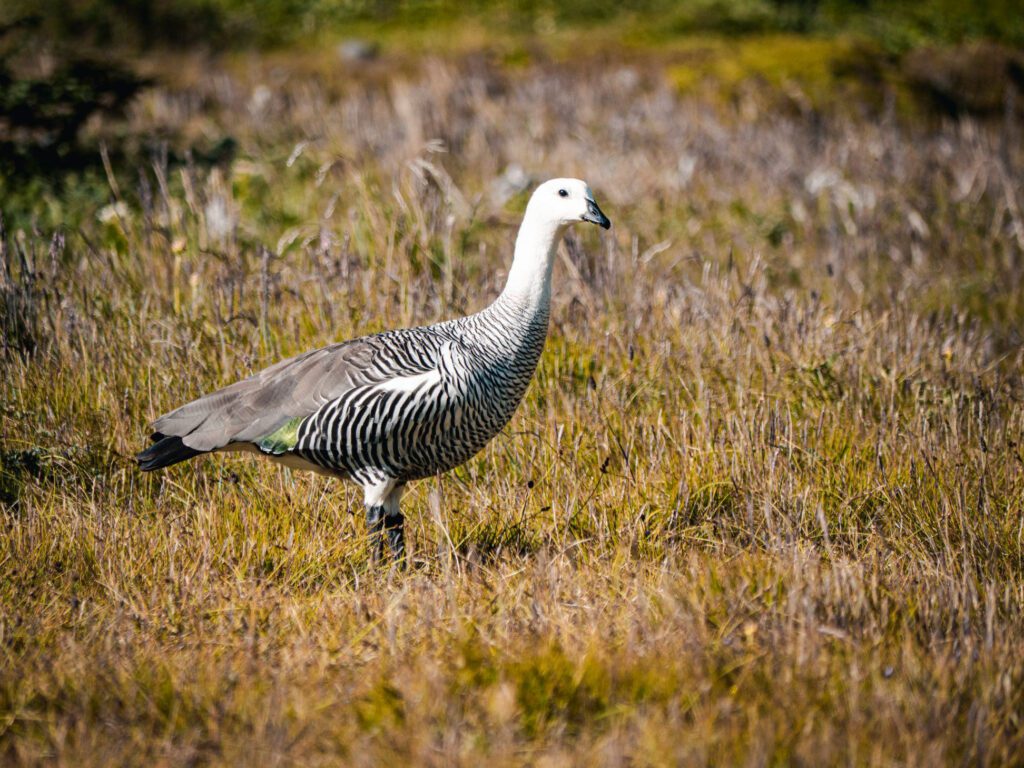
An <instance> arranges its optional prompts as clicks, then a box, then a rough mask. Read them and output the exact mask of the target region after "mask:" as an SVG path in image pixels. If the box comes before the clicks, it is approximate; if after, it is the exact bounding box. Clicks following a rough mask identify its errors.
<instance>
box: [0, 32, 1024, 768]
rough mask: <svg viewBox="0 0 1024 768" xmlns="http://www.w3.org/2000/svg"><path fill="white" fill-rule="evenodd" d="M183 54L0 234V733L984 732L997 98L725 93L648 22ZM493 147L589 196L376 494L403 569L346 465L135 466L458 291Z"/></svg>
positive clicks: (640, 746)
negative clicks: (329, 475) (330, 470)
mask: <svg viewBox="0 0 1024 768" xmlns="http://www.w3.org/2000/svg"><path fill="white" fill-rule="evenodd" d="M764 45H765V46H766V49H765V50H763V51H761V52H760V53H763V54H764V56H766V57H768V58H771V59H772V61H775V62H776V63H777V66H778V67H779V68H784V67H786V66H788V63H787V62H786V61H785V60H784V57H780V56H779V55H776V54H777V50H776V49H775V48H773V47H772V46H773V45H774V43H772V42H771V41H766V42H765V43H764ZM808 45H811V46H813V45H816V43H808ZM773 51H774V53H773ZM769 54H771V55H770V56H769ZM759 60H761V59H759ZM410 61H412V62H414V63H415V66H410V65H409V62H410ZM180 64H181V66H180V69H179V72H178V77H179V81H178V85H175V86H168V85H165V86H161V87H157V88H153V89H150V90H147V91H146V92H144V93H143V94H142V95H141V96H140V98H139V99H138V100H137V101H136V102H135V104H134V105H133V107H132V109H131V111H130V113H129V115H128V119H127V122H126V123H125V124H123V125H122V126H121V130H123V131H124V132H125V134H126V135H127V136H129V137H140V136H141V137H146V136H154V135H159V136H169V137H172V139H173V141H172V142H171V147H170V152H169V157H171V158H172V161H169V162H167V163H166V164H165V163H164V162H163V161H162V160H161V159H160V156H159V153H158V154H157V155H156V156H155V157H154V158H153V159H152V160H148V161H146V162H145V163H143V164H142V165H141V166H140V167H135V168H133V169H130V172H128V171H126V170H125V169H117V175H116V176H115V178H116V180H117V189H118V192H117V194H116V195H115V193H114V192H113V190H111V189H110V188H107V189H106V190H105V191H103V199H102V200H101V202H99V203H90V202H89V201H90V199H95V197H96V195H97V194H99V193H98V190H100V189H102V187H101V186H100V180H97V181H96V182H95V184H94V185H93V186H92V187H91V189H92V191H91V192H90V195H92V197H90V196H89V195H84V194H77V193H76V192H75V190H74V189H73V188H72V189H70V190H69V192H68V194H66V195H59V196H57V197H55V198H53V200H52V201H51V203H52V204H53V205H60V206H62V207H61V208H59V209H56V210H59V211H60V216H61V218H63V219H64V220H65V221H66V222H67V226H66V227H65V228H64V231H63V234H64V242H63V244H62V242H61V241H60V239H59V238H58V239H57V240H51V233H50V231H49V228H48V227H47V226H46V225H45V223H43V224H41V225H40V226H38V227H37V228H36V229H35V230H34V229H33V228H32V227H31V226H29V225H27V224H25V223H24V222H25V221H26V219H25V218H24V217H22V218H19V219H13V218H12V219H10V220H9V228H8V230H7V232H6V235H5V237H4V238H3V243H4V250H3V264H4V271H3V272H2V273H0V298H2V302H0V320H2V325H3V331H4V336H3V338H4V346H3V351H2V357H0V366H2V370H0V526H2V530H3V534H2V535H0V756H2V759H3V760H4V761H5V762H8V763H12V764H37V763H63V764H75V765H92V764H95V765H109V764H140V765H152V764H180V763H192V764H200V765H202V764H224V765H235V764H239V763H242V762H248V763H250V764H254V765H267V764H280V765H285V764H302V765H311V764H324V765H329V764H338V763H345V764H354V765H362V764H367V765H376V764H402V763H414V764H427V765H435V764H437V765H442V764H443V765H451V764H464V765H477V764H480V763H481V762H484V761H487V762H489V763H494V764H500V765H505V764H508V765H518V764H531V765H532V764H548V765H561V764H576V763H582V762H593V763H595V764H600V765H624V764H635V765H666V764H695V765H725V764H747V763H753V764H777V765H790V764H807V765H821V764H850V763H853V764H865V765H891V764H906V765H922V766H925V765H928V766H930V765H936V764H960V763H965V762H971V763H977V764H981V765H1005V764H1013V763H1016V762H1019V759H1020V758H1019V755H1020V753H1021V749H1022V748H1024V743H1022V737H1021V734H1022V727H1021V722H1020V716H1021V715H1020V713H1021V711H1022V709H1024V700H1022V693H1021V692H1022V691H1024V662H1022V661H1021V655H1020V652H1019V649H1020V647H1021V643H1022V642H1024V579H1022V575H1021V574H1022V573H1024V549H1022V544H1021V516H1020V513H1021V509H1022V508H1024V449H1022V446H1021V440H1022V434H1024V409H1022V406H1021V403H1022V402H1024V391H1022V385H1021V377H1020V372H1021V370H1022V365H1024V347H1022V341H1021V336H1020V328H1021V327H1024V309H1022V308H1024V304H1022V300H1021V296H1022V288H1021V286H1022V285H1024V279H1022V278H1024V275H1022V274H1021V270H1022V263H1024V262H1022V246H1024V243H1022V241H1021V232H1022V231H1024V230H1022V228H1021V227H1022V224H1021V214H1020V210H1019V201H1017V200H1016V197H1015V196H1016V195H1017V191H1016V188H1015V187H1014V185H1013V183H1012V180H1013V179H1016V178H1019V177H1020V175H1021V170H1022V166H1024V155H1022V149H1021V146H1020V143H1019V142H1020V140H1019V136H1017V137H1016V138H1015V137H1014V135H1012V134H1005V133H1003V131H1004V130H1005V128H1006V125H1007V124H1006V123H1001V122H996V123H993V124H984V123H978V122H975V121H973V120H969V119H963V120H960V121H947V122H943V121H934V122H909V123H902V122H900V121H899V120H898V119H897V117H895V116H889V117H886V118H884V119H878V118H877V117H873V116H872V114H873V113H871V112H870V110H865V112H864V116H863V117H860V118H858V117H857V111H856V110H850V111H849V113H845V112H844V113H843V114H842V115H832V114H830V113H828V112H825V113H821V114H816V115H814V114H811V113H806V112H801V111H799V110H793V109H790V108H786V107H779V106H778V104H777V103H774V102H770V101H766V102H763V103H762V102H756V101H755V102H754V106H757V107H758V108H757V109H755V110H753V111H752V110H751V103H749V102H747V101H746V100H745V98H739V99H728V98H726V99H718V98H714V99H713V101H708V100H707V99H706V94H705V93H704V92H703V91H700V90H696V91H692V92H686V93H680V90H679V89H678V87H677V86H678V83H673V82H671V80H670V79H669V78H668V77H664V76H663V73H664V67H663V64H664V62H663V60H661V59H658V60H657V61H656V63H655V64H654V65H649V66H648V65H645V64H644V63H643V62H638V61H636V60H635V59H625V60H623V61H619V60H617V59H613V60H612V61H611V62H610V63H607V64H605V65H601V66H597V65H595V66H592V67H587V68H567V67H564V66H560V65H557V64H551V63H539V64H538V63H524V64H522V65H521V66H517V67H514V68H506V67H503V66H498V65H493V64H486V63H481V61H480V60H479V59H473V58H470V59H465V60H463V59H460V58H458V57H449V58H445V59H437V58H431V57H425V58H415V57H414V58H411V59H409V60H391V59H388V58H387V57H385V59H384V60H382V61H380V62H377V64H376V65H374V66H375V67H376V69H373V70H372V71H368V72H366V73H365V74H363V75H358V76H355V75H351V74H350V73H348V72H341V71H339V70H337V69H334V70H328V69H325V68H323V67H321V66H320V65H317V66H312V65H310V62H309V59H307V58H303V57H296V58H295V59H290V58H289V57H287V56H285V55H284V54H280V53H278V54H274V55H272V56H270V57H268V58H261V57H253V58H252V59H249V60H248V64H245V61H244V60H242V59H240V58H236V59H234V60H232V61H230V62H228V64H227V65H224V66H221V65H220V64H217V63H210V62H208V61H206V62H203V66H202V69H200V70H198V71H196V70H192V71H190V70H189V67H190V66H193V65H194V61H192V60H190V59H187V58H186V59H183V60H182V61H181V62H180ZM774 66H776V65H773V67H774ZM774 71H775V70H772V71H768V72H766V73H765V77H766V78H767V79H768V80H769V81H772V79H773V78H774V77H776V75H774V74H773V72H774ZM783 79H784V75H783V74H779V75H778V81H777V82H778V84H780V85H781V84H782V82H783ZM261 89H262V90H261ZM773 103H774V104H775V106H774V107H773V106H772V104H773ZM103 129H104V126H96V130H98V131H102V130H103ZM227 137H230V138H231V140H232V141H233V142H234V146H235V150H234V154H233V155H229V156H228V157H225V158H221V159H220V160H218V161H217V162H206V163H204V162H201V161H198V160H194V161H193V162H192V163H188V162H185V161H184V151H183V148H187V147H188V146H190V145H196V144H198V143H201V142H205V143H206V145H208V146H214V145H217V144H218V143H219V142H222V140H223V139H225V138H227ZM300 147H301V151H299V149H300ZM175 153H180V154H179V155H178V156H179V157H180V158H181V161H180V162H173V158H174V156H175ZM511 164H518V165H520V166H522V167H523V168H524V169H525V170H526V171H527V173H529V174H531V175H532V176H533V177H534V179H535V180H539V179H542V178H544V177H547V176H551V175H555V174H578V175H580V176H584V177H586V178H587V179H588V181H589V182H590V183H591V185H592V187H593V189H594V191H595V194H596V195H597V198H598V200H599V201H600V202H601V205H602V208H603V209H604V210H605V211H606V212H607V213H608V215H609V216H610V217H611V219H612V221H613V222H614V227H613V229H612V230H611V231H610V232H608V233H599V232H597V231H596V230H587V231H583V232H580V233H578V234H577V235H575V236H574V237H573V239H572V240H571V241H570V242H569V243H567V244H566V246H564V248H563V251H562V255H561V256H560V258H559V263H558V265H557V267H556V274H555V288H554V306H553V309H552V328H551V334H550V340H549V345H548V348H547V349H546V351H545V354H544V357H543V359H542V361H541V365H540V369H539V371H538V373H537V377H536V381H535V382H534V384H533V385H532V387H531V389H530V391H529V393H528V395H527V398H526V401H525V402H524V404H523V406H522V407H521V409H520V411H519V413H518V414H517V416H516V417H515V419H514V421H513V422H512V424H511V425H510V426H509V428H508V429H507V430H506V431H505V432H504V433H503V434H502V435H500V436H499V437H498V438H496V439H495V440H494V441H493V443H492V444H491V445H490V446H489V447H488V449H487V450H485V451H484V452H483V453H482V454H481V455H479V456H478V457H476V458H474V459H473V460H472V461H470V462H469V463H468V464H466V465H465V466H464V467H462V468H460V469H458V470H457V471H455V472H453V473H451V474H449V475H447V476H445V477H443V478H441V479H439V480H431V481H424V482H421V483H419V484H418V485H416V486H415V487H414V488H413V489H412V491H411V493H410V494H409V496H408V502H407V510H408V513H409V522H408V528H409V536H410V539H411V548H412V560H413V564H412V567H411V568H410V569H409V570H408V571H407V572H397V571H390V570H387V569H386V568H375V567H373V566H372V565H371V564H370V561H369V552H368V549H367V547H366V541H365V527H364V525H363V521H362V517H361V514H362V512H361V509H360V495H359V493H358V491H357V489H355V488H353V487H351V486H348V485H344V484H342V483H337V482H333V483H332V482H330V481H327V480H324V479H323V478H319V477H315V476H310V475H305V474H301V473H292V472H289V471H286V470H283V469H280V468H278V467H275V466H272V465H270V464H269V463H261V462H258V461H255V460H252V459H247V458H244V457H213V458H206V459H201V460H197V461H195V462H193V463H190V464H187V465H182V466H178V467H174V468H171V469H169V470H167V471H165V472H162V473H159V474H156V475H142V474H140V473H139V472H138V471H137V469H136V468H135V467H134V465H133V463H132V461H131V456H132V455H133V454H134V452H135V451H137V450H138V449H139V448H140V447H141V446H142V445H143V444H144V442H145V436H146V433H147V430H146V425H147V422H148V421H149V420H151V419H152V418H153V417H154V416H156V415H158V414H160V413H162V412H164V411H166V410H168V409H169V408H171V407H173V406H174V405H176V404H180V403H181V402H183V401H185V400H186V399H188V398H191V397H193V396H195V395H198V394H200V393H201V392H204V391H208V390H210V389H212V388H214V387H216V386H219V385H223V384H227V383H229V382H231V381H233V380H235V379H237V378H239V377H241V376H244V375H246V374H248V373H250V372H252V371H255V370H257V369H259V368H260V367H262V366H264V365H267V364H269V363H271V362H273V361H275V360H277V359H279V358H281V357H282V356H285V355H290V354H293V353H296V352H299V351H301V350H304V349H308V348H310V347H313V346H316V345H322V344H326V343H328V342H330V341H334V340H336V339H343V338H349V337H352V336H354V335H357V334H361V333H365V332H369V331H374V330H379V329H381V328H385V327H394V326H399V325H408V324H412V323H424V322H433V321H435V320H438V319H441V318H442V317H447V316H450V315H451V314H454V313H458V312H462V311H471V310H474V309H477V308H479V307H481V306H483V305H484V304H486V303H487V302H488V301H489V300H491V299H492V298H493V297H494V296H495V295H497V292H498V291H499V290H500V287H501V283H502V275H503V270H505V269H506V268H507V264H508V261H509V257H510V254H511V242H512V238H513V237H514V233H515V228H516V226H517V224H518V219H519V215H520V211H521V203H522V197H521V195H517V194H515V190H514V189H513V190H511V191H509V190H506V191H505V192H502V190H500V189H499V188H497V187H495V186H494V181H495V179H497V178H499V177H501V176H502V174H503V173H504V172H505V169H506V168H507V167H508V166H509V165H511ZM40 221H42V219H40ZM37 230H38V231H37ZM262 246H266V251H264V250H263V248H262Z"/></svg>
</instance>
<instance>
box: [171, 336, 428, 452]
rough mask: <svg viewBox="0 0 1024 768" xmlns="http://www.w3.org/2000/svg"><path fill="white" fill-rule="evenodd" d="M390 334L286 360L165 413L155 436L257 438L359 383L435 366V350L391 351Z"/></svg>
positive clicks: (205, 444)
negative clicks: (432, 354)
mask: <svg viewBox="0 0 1024 768" xmlns="http://www.w3.org/2000/svg"><path fill="white" fill-rule="evenodd" d="M387 335H390V334H387ZM387 335H382V336H369V337H366V338H363V339H357V340H355V341H348V342H343V343H341V344H332V345H331V346H329V347H324V348H322V349H317V350H313V351H312V352H306V353H304V354H301V355H298V356H296V357H292V358H289V359H288V360H283V361H281V362H280V363H277V364H275V365H272V366H270V367H269V368H266V369H264V370H262V371H260V372H259V373H257V374H254V375H253V376H250V377H249V378H248V379H244V380H242V381H239V382H236V383H235V384H232V385H230V386H228V387H225V388H224V389H220V390H217V391H216V392H212V393H210V394H208V395H204V396H203V397H201V398H199V399H198V400H194V401H192V402H191V403H188V404H187V405H183V406H181V407H180V408H177V409H176V410H173V411H171V412H170V413H167V414H164V415H163V416H161V417H160V418H158V419H157V420H156V421H155V422H153V430H154V432H155V433H156V434H155V435H154V438H159V437H161V436H164V437H171V436H174V437H180V438H181V440H182V442H183V443H184V445H185V446H187V447H188V448H192V449H194V450H196V451H215V450H217V449H218V448H223V447H225V446H227V445H228V444H230V443H246V442H249V443H255V442H258V441H260V439H261V438H265V437H266V436H267V435H270V434H272V433H274V432H275V431H276V430H278V429H281V428H282V427H284V426H286V425H288V424H289V423H290V422H293V421H294V420H295V419H297V418H303V417H305V416H308V415H309V414H311V413H313V412H315V411H316V410H317V409H319V408H320V407H322V406H323V405H324V404H325V403H328V402H330V401H331V400H334V399H336V398H338V397H340V396H341V395H342V394H344V393H345V392H347V391H348V390H350V389H352V388H354V387H358V386H363V385H366V384H372V383H375V382H380V381H386V380H387V379H389V378H392V377H395V376H409V375H415V374H417V373H422V372H423V371H424V370H427V369H428V368H427V367H426V366H425V365H424V364H427V365H433V361H432V360H430V357H432V356H431V355H430V354H429V352H430V350H419V351H420V352H421V355H417V356H414V357H410V356H408V355H400V356H396V355H393V354H389V351H390V350H389V345H388V341H389V340H388V339H387V338H385V336H387ZM394 341H398V340H397V339H395V340H394ZM428 346H432V345H428ZM438 346H440V342H439V343H438ZM422 353H427V354H422ZM428 360H429V363H428Z"/></svg>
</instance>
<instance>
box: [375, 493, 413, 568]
mask: <svg viewBox="0 0 1024 768" xmlns="http://www.w3.org/2000/svg"><path fill="white" fill-rule="evenodd" d="M404 524H405V518H403V517H402V514H401V513H394V514H392V513H389V512H388V511H387V508H386V507H385V506H384V505H377V506H372V507H367V508H366V526H367V528H368V529H369V532H370V548H371V549H370V551H371V556H372V557H373V560H374V562H377V563H381V562H384V559H385V556H386V555H387V554H390V555H391V559H392V560H394V561H396V562H401V563H404V561H405V530H404V529H405V525H404Z"/></svg>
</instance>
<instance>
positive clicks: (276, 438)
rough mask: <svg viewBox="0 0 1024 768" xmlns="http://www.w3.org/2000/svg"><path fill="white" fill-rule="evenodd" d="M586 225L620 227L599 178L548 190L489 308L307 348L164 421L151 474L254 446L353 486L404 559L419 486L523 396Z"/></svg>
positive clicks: (143, 463) (487, 435) (481, 441)
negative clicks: (553, 299)
mask: <svg viewBox="0 0 1024 768" xmlns="http://www.w3.org/2000/svg"><path fill="white" fill-rule="evenodd" d="M581 220H582V221H590V222H593V223H596V224H599V225H600V226H602V227H605V228H607V227H608V226H610V224H609V222H608V219H607V218H606V217H605V216H604V214H603V213H601V210H600V209H599V208H598V206H597V204H596V203H595V202H594V199H593V195H592V194H591V192H590V189H589V188H588V187H587V185H586V184H585V183H583V182H582V181H579V180H577V179H554V180H552V181H548V182H545V183H544V184H542V185H541V186H540V187H538V188H537V190H536V191H535V192H534V194H533V196H532V197H531V198H530V203H529V204H528V206H527V209H526V214H525V216H524V219H523V224H522V226H521V227H520V230H519V235H518V237H517V239H516V249H515V258H514V260H513V263H512V268H511V270H510V272H509V278H508V283H507V284H506V287H505V290H504V291H503V292H502V294H501V296H499V297H498V299H497V300H495V302H494V303H493V304H491V305H490V306H489V307H487V308H486V309H484V310H482V311H480V312H478V313H476V314H473V315H469V316H467V317H461V318H458V319H454V320H448V321H446V322H443V323H438V324H436V325H431V326H423V327H419V328H408V329H402V330H395V331H388V332H385V333H380V334H376V335H373V336H365V337H362V338H359V339H355V340H353V341H347V342H342V343H339V344H333V345H331V346H328V347H324V348H322V349H318V350H314V351H311V352H307V353H305V354H302V355H299V356H297V357H293V358H291V359H288V360H284V361H282V362H280V363H277V364H276V365H273V366H271V367H270V368H267V369H265V370H263V371H261V372H260V373H258V374H256V375H254V376H251V377H250V378H248V379H245V380H243V381H240V382H237V383H235V384H232V385H231V386H228V387H225V388H224V389H221V390H219V391H217V392H213V393H211V394H209V395H206V396H205V397H201V398H199V399H198V400H195V401H193V402H191V403H188V404H187V405H184V406H182V407H180V408H178V409H176V410H174V411H171V412H170V413H168V414H165V415H163V416H161V417H160V418H159V419H157V420H156V422H154V425H153V426H154V433H153V435H152V439H153V441H154V442H153V445H151V446H150V447H149V448H148V449H146V450H145V451H142V452H141V453H140V454H139V455H138V457H137V460H138V462H139V466H140V467H141V468H142V469H143V470H154V469H160V468H162V467H165V466H169V465H170V464H174V463H177V462H179V461H183V460H185V459H188V458H191V457H192V456H196V455H199V454H202V453H207V452H211V451H231V450H241V451H251V452H256V453H260V454H263V455H265V456H268V457H269V458H271V459H274V460H276V461H279V462H281V463H283V464H286V465H288V466H292V467H299V468H304V469H312V470H315V471H318V472H323V473H326V474H329V475H334V476H337V477H341V478H346V479H349V480H353V481H355V482H357V483H359V484H360V485H361V486H362V487H363V490H364V495H365V502H366V506H367V516H368V517H367V519H368V523H369V525H370V529H371V533H372V534H373V535H374V536H375V537H376V538H377V546H378V547H383V542H384V541H385V540H386V541H387V542H388V544H389V545H390V548H391V550H392V553H393V554H395V555H396V556H398V557H401V556H402V554H403V552H404V540H403V535H402V516H401V512H400V510H399V501H400V499H401V494H402V491H403V490H404V488H405V484H406V483H408V482H410V481H412V480H418V479H420V478H424V477H429V476H431V475H436V474H438V473H441V472H445V471H447V470H449V469H452V468H453V467H456V466H458V465H459V464H462V463H463V462H465V461H466V460H467V459H469V458H471V457H472V456H473V455H474V454H476V453H477V452H478V451H480V449H482V448H483V447H484V446H485V445H486V444H487V442H488V441H489V440H490V439H491V438H492V437H494V436H495V435H496V434H497V433H498V432H499V431H500V430H501V429H502V428H503V427H504V426H505V425H506V424H507V423H508V421H509V419H511V418H512V414H513V413H514V412H515V409H516V408H517V406H518V405H519V403H520V401H521V400H522V398H523V395H524V393H525V392H526V388H527V387H528V386H529V383H530V380H531V379H532V377H533V373H534V371H535V369H536V367H537V362H538V360H539V358H540V354H541V351H542V350H543V348H544V342H545V339H546V337H547V328H548V314H549V304H550V301H549V297H550V281H551V267H552V262H553V259H554V255H555V251H556V249H557V247H558V242H559V240H560V239H561V236H562V234H563V233H564V232H565V229H566V228H567V227H568V226H570V225H571V224H573V223H575V222H577V221H581Z"/></svg>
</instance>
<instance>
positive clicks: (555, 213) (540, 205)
mask: <svg viewBox="0 0 1024 768" xmlns="http://www.w3.org/2000/svg"><path fill="white" fill-rule="evenodd" d="M580 221H589V222H591V223H593V224H597V225H598V226H600V227H604V228H605V229H608V228H609V227H610V226H611V225H612V223H611V222H610V221H608V217H607V216H605V215H604V214H603V213H601V209H600V208H598V207H597V203H596V202H594V195H593V193H591V191H590V187H588V186H587V185H586V183H585V182H582V181H580V180H579V179H552V180H551V181H545V182H544V183H543V184H541V185H540V186H539V187H537V189H536V190H534V193H533V195H532V196H531V197H530V202H529V203H527V205H526V214H525V215H524V216H523V225H522V226H521V227H520V228H519V236H518V237H517V238H516V254H515V258H514V259H513V260H512V268H511V269H510V270H509V273H508V282H507V283H506V284H505V292H504V295H505V296H506V297H509V298H510V299H512V300H515V301H516V302H518V303H520V304H522V303H524V302H525V303H526V305H527V306H531V307H534V308H543V310H544V311H545V312H546V311H547V309H546V307H547V305H548V298H549V295H550V291H551V267H552V264H553V263H554V259H555V251H556V250H557V249H558V242H559V241H560V240H561V239H562V235H563V234H564V233H565V230H566V229H568V228H569V227H570V226H571V225H573V224H576V223H577V222H580Z"/></svg>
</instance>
